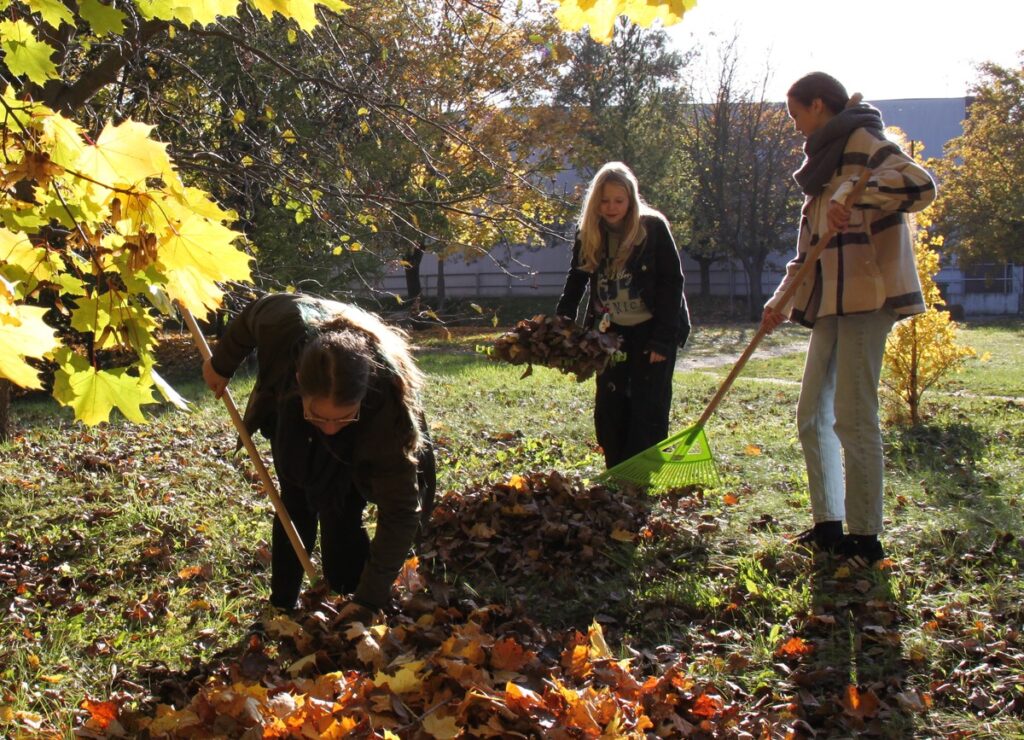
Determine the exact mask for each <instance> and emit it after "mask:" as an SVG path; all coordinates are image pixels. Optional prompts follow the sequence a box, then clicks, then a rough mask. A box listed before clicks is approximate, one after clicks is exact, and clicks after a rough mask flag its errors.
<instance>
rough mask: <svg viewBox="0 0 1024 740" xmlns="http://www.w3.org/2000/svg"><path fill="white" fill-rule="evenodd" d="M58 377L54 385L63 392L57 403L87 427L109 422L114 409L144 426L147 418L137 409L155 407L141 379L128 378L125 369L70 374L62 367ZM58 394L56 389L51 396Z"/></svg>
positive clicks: (151, 394)
mask: <svg viewBox="0 0 1024 740" xmlns="http://www.w3.org/2000/svg"><path fill="white" fill-rule="evenodd" d="M62 374H64V377H61V376H62ZM57 375H58V381H57V382H58V383H60V384H61V385H62V386H63V387H64V388H65V389H66V390H65V391H64V392H61V396H62V398H59V399H58V400H60V401H61V402H62V403H64V404H65V405H67V406H70V407H71V408H73V409H74V410H75V418H76V419H78V420H79V421H81V422H83V423H84V424H87V425H89V426H93V425H95V424H99V423H100V422H103V421H107V420H109V418H110V411H111V409H113V408H117V409H118V410H119V411H120V412H121V413H122V414H124V416H125V418H127V419H129V420H131V421H134V422H136V423H138V424H144V423H145V422H146V418H145V417H144V416H143V415H142V409H141V408H140V407H141V406H142V405H143V404H147V403H156V399H155V398H153V393H152V390H151V388H152V386H150V385H149V384H148V383H147V382H146V381H145V380H144V379H142V378H137V377H135V376H132V375H128V374H127V373H126V372H124V368H119V369H115V370H109V371H108V370H97V369H95V368H92V367H90V368H87V369H85V370H80V371H71V372H69V371H68V370H67V369H66V368H65V367H62V368H61V369H60V370H58V371H57ZM57 393H58V390H57V389H56V388H55V389H54V395H55V396H56V395H57Z"/></svg>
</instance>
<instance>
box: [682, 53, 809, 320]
mask: <svg viewBox="0 0 1024 740" xmlns="http://www.w3.org/2000/svg"><path fill="white" fill-rule="evenodd" d="M736 46H737V41H736V40H735V39H734V40H733V41H732V42H730V43H729V44H727V45H726V46H725V47H724V48H723V51H722V55H721V66H720V69H719V74H718V79H717V85H716V90H715V92H714V95H713V99H712V101H711V102H710V103H707V104H700V103H695V104H694V105H692V106H691V107H690V109H689V111H690V115H689V118H688V124H689V126H688V130H687V132H686V135H685V136H684V137H683V140H682V141H683V146H684V147H685V149H686V151H687V154H688V157H689V161H690V165H691V167H692V170H691V175H690V178H689V180H690V182H691V183H692V184H693V185H692V187H693V197H692V200H691V207H690V214H689V219H688V222H689V224H690V233H691V254H692V255H693V256H694V258H695V259H697V261H698V263H699V264H700V267H701V292H702V294H703V295H707V294H708V293H709V292H710V288H711V286H710V266H711V265H712V264H713V263H714V262H715V261H717V260H719V259H723V258H726V259H736V260H738V261H739V262H740V263H741V264H742V266H743V269H744V273H745V274H746V278H747V310H748V315H749V318H750V319H751V320H756V319H758V318H759V317H760V315H761V310H762V307H763V304H764V295H763V291H762V287H761V283H762V276H763V274H764V267H765V263H766V261H767V259H768V257H769V255H771V254H772V253H773V252H780V251H784V250H786V249H787V248H790V247H791V246H792V245H793V244H794V243H795V241H796V236H795V227H794V224H795V222H796V218H797V214H798V212H799V207H800V202H801V200H802V195H801V193H800V192H799V188H798V187H797V185H796V183H795V181H794V180H793V178H792V173H793V172H794V171H795V170H796V169H797V167H798V166H799V164H800V159H801V141H800V138H799V136H798V135H797V133H796V132H795V131H794V130H793V126H792V123H791V122H790V121H789V117H788V115H787V114H786V111H785V109H784V108H783V107H782V106H781V105H780V104H778V103H771V102H768V101H767V100H766V99H765V90H766V85H765V84H762V85H761V86H760V88H759V89H757V88H754V89H742V88H741V86H740V84H739V82H738V81H737V80H736V68H737V52H736Z"/></svg>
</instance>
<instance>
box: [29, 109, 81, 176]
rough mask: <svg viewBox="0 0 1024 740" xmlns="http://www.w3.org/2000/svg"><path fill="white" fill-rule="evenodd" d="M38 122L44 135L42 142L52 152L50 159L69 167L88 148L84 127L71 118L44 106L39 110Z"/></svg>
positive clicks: (74, 163) (41, 137)
mask: <svg viewBox="0 0 1024 740" xmlns="http://www.w3.org/2000/svg"><path fill="white" fill-rule="evenodd" d="M36 122H37V124H38V125H39V128H40V130H41V131H42V135H41V136H40V142H41V143H42V144H43V145H44V146H46V148H47V151H49V153H50V160H51V161H52V162H54V163H55V164H57V165H60V166H61V167H64V168H65V169H67V168H68V167H72V166H74V165H76V163H77V162H78V158H79V157H81V156H82V153H83V152H84V151H85V149H86V146H87V145H86V143H85V141H83V139H82V128H81V126H79V125H78V124H77V123H75V122H74V121H72V120H71V119H70V118H65V117H64V116H62V115H61V114H60V113H54V112H52V111H50V110H48V109H45V108H42V106H40V109H39V110H38V111H37V118H36Z"/></svg>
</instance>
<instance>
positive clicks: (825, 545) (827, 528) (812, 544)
mask: <svg viewBox="0 0 1024 740" xmlns="http://www.w3.org/2000/svg"><path fill="white" fill-rule="evenodd" d="M842 541H843V523H842V522H841V521H829V522H818V523H817V524H815V525H814V526H813V527H812V528H811V529H808V530H806V531H804V532H801V533H800V534H799V535H798V536H797V538H796V543H797V544H798V545H803V546H804V547H807V548H809V549H811V550H814V551H815V552H828V553H833V552H836V548H837V547H839V544H840V543H841V542H842Z"/></svg>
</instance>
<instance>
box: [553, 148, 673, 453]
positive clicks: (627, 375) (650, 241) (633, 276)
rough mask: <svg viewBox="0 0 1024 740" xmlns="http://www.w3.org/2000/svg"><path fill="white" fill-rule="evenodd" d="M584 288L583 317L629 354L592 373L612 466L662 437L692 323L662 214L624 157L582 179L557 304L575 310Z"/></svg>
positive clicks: (562, 311) (598, 423)
mask: <svg viewBox="0 0 1024 740" xmlns="http://www.w3.org/2000/svg"><path fill="white" fill-rule="evenodd" d="M588 287H589V288H590V301H589V304H588V306H587V312H586V318H585V322H586V325H587V326H588V327H590V326H596V327H597V328H598V329H599V330H600V331H607V332H613V333H615V334H618V335H619V336H620V337H621V338H622V350H623V352H624V353H625V358H624V359H622V360H619V361H613V362H612V364H611V365H609V367H608V368H607V369H606V370H605V371H604V372H602V373H601V374H600V375H598V376H597V394H596V398H595V401H594V427H595V430H596V432H597V441H598V443H599V444H600V445H601V448H602V449H603V450H604V457H605V463H606V464H607V465H608V467H612V466H613V465H616V464H618V463H620V462H622V461H623V460H626V459H627V458H629V457H632V456H633V455H635V454H637V453H638V452H641V451H643V450H645V449H646V448H648V447H650V446H652V445H655V444H657V443H658V442H660V441H661V440H663V439H665V438H666V437H667V436H668V414H669V406H670V404H671V402H672V372H673V370H674V368H675V359H676V348H677V347H681V346H682V345H683V343H685V341H686V337H687V336H688V335H689V332H690V318H689V313H688V312H687V308H686V299H685V296H684V295H683V269H682V263H681V261H680V258H679V251H678V249H676V245H675V241H673V239H672V232H671V231H670V229H669V224H668V221H667V220H666V219H665V217H664V216H663V215H662V214H660V213H659V212H658V211H656V210H654V209H653V208H651V207H649V206H648V205H647V204H645V203H644V202H643V200H642V199H641V198H640V193H639V187H638V185H637V180H636V177H635V176H634V175H633V173H632V172H631V171H630V169H629V168H628V167H627V166H626V165H624V164H622V163H621V162H609V163H607V164H605V165H604V166H603V167H601V169H600V170H598V172H597V174H596V175H595V176H594V178H593V179H592V180H591V182H590V185H589V187H588V188H587V192H586V196H585V197H584V199H583V207H582V213H581V215H580V221H579V225H578V227H577V231H576V240H575V244H574V246H573V250H572V262H571V264H570V267H569V273H568V275H567V276H566V279H565V287H564V289H563V290H562V296H561V298H560V299H559V301H558V305H557V307H556V308H555V313H557V314H558V315H559V316H568V317H570V318H572V319H575V318H576V314H577V312H578V310H579V305H580V301H581V300H582V298H583V293H584V291H585V290H586V289H587V288H588Z"/></svg>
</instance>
